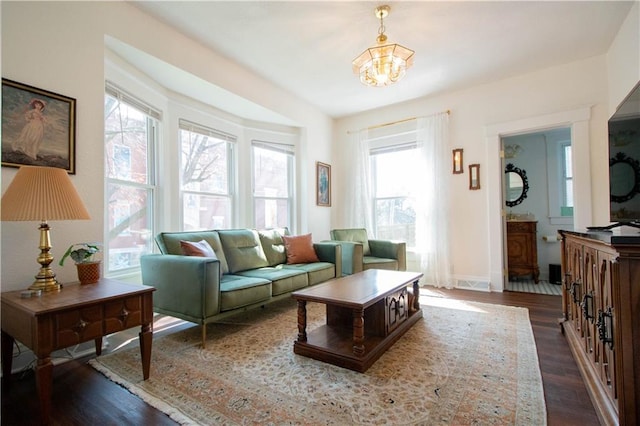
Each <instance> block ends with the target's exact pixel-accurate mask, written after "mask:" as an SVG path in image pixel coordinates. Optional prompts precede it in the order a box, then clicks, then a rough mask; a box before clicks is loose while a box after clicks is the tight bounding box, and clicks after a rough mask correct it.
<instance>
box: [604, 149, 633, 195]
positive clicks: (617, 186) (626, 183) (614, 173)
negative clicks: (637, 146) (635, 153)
mask: <svg viewBox="0 0 640 426" xmlns="http://www.w3.org/2000/svg"><path fill="white" fill-rule="evenodd" d="M609 168H610V169H611V170H610V173H609V179H610V182H609V187H610V193H611V201H613V202H616V203H624V202H625V201H628V200H630V199H632V198H633V197H634V196H635V195H636V193H637V192H640V164H638V161H637V160H634V159H633V158H629V157H627V156H626V155H625V154H623V153H621V152H619V153H617V154H616V156H615V157H614V158H612V159H610V160H609Z"/></svg>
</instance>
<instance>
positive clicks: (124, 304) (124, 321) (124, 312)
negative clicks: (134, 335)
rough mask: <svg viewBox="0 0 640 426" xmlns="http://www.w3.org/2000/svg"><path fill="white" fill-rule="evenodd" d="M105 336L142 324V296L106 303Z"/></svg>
mask: <svg viewBox="0 0 640 426" xmlns="http://www.w3.org/2000/svg"><path fill="white" fill-rule="evenodd" d="M104 324H105V334H111V333H115V332H117V331H122V330H126V329H127V328H131V327H134V326H136V325H140V324H142V296H135V297H129V298H127V299H123V300H118V301H115V302H110V303H106V304H105V306H104Z"/></svg>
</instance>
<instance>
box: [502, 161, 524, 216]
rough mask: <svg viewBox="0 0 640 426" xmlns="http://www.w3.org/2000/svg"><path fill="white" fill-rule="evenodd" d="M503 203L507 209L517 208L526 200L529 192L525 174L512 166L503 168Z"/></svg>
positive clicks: (508, 165)
mask: <svg viewBox="0 0 640 426" xmlns="http://www.w3.org/2000/svg"><path fill="white" fill-rule="evenodd" d="M504 173H505V188H506V194H505V201H506V204H507V206H508V207H513V206H517V205H518V204H520V203H522V201H524V199H525V198H527V192H528V191H529V181H528V180H527V172H525V171H524V170H522V169H520V168H518V167H516V166H514V165H513V164H507V167H506V168H505V171H504Z"/></svg>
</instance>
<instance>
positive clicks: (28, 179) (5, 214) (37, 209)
mask: <svg viewBox="0 0 640 426" xmlns="http://www.w3.org/2000/svg"><path fill="white" fill-rule="evenodd" d="M79 219H91V218H90V217H89V212H87V209H86V207H85V206H84V203H83V202H82V200H81V199H80V195H78V192H77V191H76V188H75V187H74V186H73V183H72V182H71V179H70V178H69V175H68V174H67V171H66V170H64V169H60V168H57V167H39V166H22V167H20V169H19V170H18V173H16V176H15V177H14V178H13V181H12V182H11V184H10V185H9V187H8V188H7V190H6V191H5V193H4V195H3V196H2V221H29V220H33V221H41V222H46V221H50V220H79Z"/></svg>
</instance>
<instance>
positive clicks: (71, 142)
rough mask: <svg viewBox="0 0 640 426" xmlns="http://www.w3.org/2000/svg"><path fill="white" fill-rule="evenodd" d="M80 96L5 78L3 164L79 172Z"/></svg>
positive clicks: (3, 95) (3, 88) (3, 85)
mask: <svg viewBox="0 0 640 426" xmlns="http://www.w3.org/2000/svg"><path fill="white" fill-rule="evenodd" d="M75 119H76V100H75V99H73V98H70V97H67V96H63V95H59V94H57V93H53V92H49V91H47V90H43V89H38V88H37V87H33V86H28V85H26V84H23V83H18V82H16V81H12V80H8V79H5V78H3V79H2V165H3V166H10V167H20V166H21V165H25V164H26V165H33V166H49V167H59V168H61V169H65V170H67V171H68V172H69V173H71V174H75V170H76V164H75V160H76V158H75V125H76V123H75Z"/></svg>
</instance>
